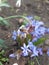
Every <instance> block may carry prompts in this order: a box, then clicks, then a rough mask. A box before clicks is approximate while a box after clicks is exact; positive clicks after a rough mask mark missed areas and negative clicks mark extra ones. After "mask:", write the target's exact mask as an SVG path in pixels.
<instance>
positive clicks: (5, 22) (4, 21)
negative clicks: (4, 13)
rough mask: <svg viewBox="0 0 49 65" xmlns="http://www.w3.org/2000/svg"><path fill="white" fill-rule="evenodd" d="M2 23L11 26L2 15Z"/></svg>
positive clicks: (0, 18) (0, 23)
mask: <svg viewBox="0 0 49 65" xmlns="http://www.w3.org/2000/svg"><path fill="white" fill-rule="evenodd" d="M0 25H5V26H10V24H9V23H8V22H7V20H5V19H4V18H3V17H0Z"/></svg>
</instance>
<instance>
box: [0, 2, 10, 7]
mask: <svg viewBox="0 0 49 65" xmlns="http://www.w3.org/2000/svg"><path fill="white" fill-rule="evenodd" d="M0 7H10V5H8V4H6V3H1V4H0Z"/></svg>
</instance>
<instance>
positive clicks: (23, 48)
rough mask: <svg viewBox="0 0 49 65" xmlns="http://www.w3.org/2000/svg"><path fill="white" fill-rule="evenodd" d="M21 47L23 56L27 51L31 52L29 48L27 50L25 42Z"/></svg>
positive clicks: (26, 54)
mask: <svg viewBox="0 0 49 65" xmlns="http://www.w3.org/2000/svg"><path fill="white" fill-rule="evenodd" d="M21 49H22V50H23V51H22V55H23V56H28V52H31V50H29V49H28V48H27V46H26V44H25V43H24V44H23V47H21Z"/></svg>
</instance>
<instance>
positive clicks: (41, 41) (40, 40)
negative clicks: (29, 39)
mask: <svg viewBox="0 0 49 65" xmlns="http://www.w3.org/2000/svg"><path fill="white" fill-rule="evenodd" d="M45 40H46V39H45V38H40V39H38V40H37V42H34V43H33V44H34V45H36V46H37V45H39V44H42V43H44V41H45Z"/></svg>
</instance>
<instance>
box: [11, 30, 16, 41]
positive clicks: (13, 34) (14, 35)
mask: <svg viewBox="0 0 49 65" xmlns="http://www.w3.org/2000/svg"><path fill="white" fill-rule="evenodd" d="M16 38H17V32H16V31H15V30H14V31H13V32H12V39H13V40H16Z"/></svg>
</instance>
